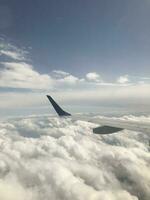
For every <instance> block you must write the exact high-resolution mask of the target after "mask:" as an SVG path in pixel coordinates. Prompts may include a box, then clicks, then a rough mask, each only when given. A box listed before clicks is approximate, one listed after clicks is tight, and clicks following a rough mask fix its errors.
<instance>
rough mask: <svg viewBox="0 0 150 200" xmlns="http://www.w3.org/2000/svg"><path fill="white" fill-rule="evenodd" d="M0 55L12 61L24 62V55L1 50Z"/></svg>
mask: <svg viewBox="0 0 150 200" xmlns="http://www.w3.org/2000/svg"><path fill="white" fill-rule="evenodd" d="M0 53H1V55H5V56H8V57H10V58H12V59H14V60H21V61H22V60H25V58H24V55H23V54H22V53H19V52H15V51H9V50H1V51H0Z"/></svg>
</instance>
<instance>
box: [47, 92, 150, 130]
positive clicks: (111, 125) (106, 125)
mask: <svg viewBox="0 0 150 200" xmlns="http://www.w3.org/2000/svg"><path fill="white" fill-rule="evenodd" d="M47 98H48V99H49V101H50V102H51V104H52V106H53V108H54V109H55V111H56V112H57V114H58V115H59V116H60V117H70V118H72V119H73V120H82V121H87V122H92V123H96V124H99V126H98V127H96V128H94V129H93V133H95V134H112V133H116V132H119V131H121V130H123V129H128V130H132V131H139V132H144V133H148V134H150V123H149V122H139V121H130V120H125V119H118V118H109V117H100V116H94V117H92V116H88V115H71V114H70V113H68V112H66V111H64V110H63V109H62V108H61V107H60V106H59V105H58V104H57V103H56V102H55V101H54V99H53V98H52V97H51V96H49V95H47Z"/></svg>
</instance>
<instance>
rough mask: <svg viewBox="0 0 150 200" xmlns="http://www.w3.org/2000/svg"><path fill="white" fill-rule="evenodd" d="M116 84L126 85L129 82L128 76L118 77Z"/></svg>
mask: <svg viewBox="0 0 150 200" xmlns="http://www.w3.org/2000/svg"><path fill="white" fill-rule="evenodd" d="M117 82H118V83H121V84H124V83H128V82H129V76H128V75H124V76H120V77H119V78H118V79H117Z"/></svg>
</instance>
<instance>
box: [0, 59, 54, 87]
mask: <svg viewBox="0 0 150 200" xmlns="http://www.w3.org/2000/svg"><path fill="white" fill-rule="evenodd" d="M1 65H2V66H4V68H2V69H1V71H0V86H1V87H11V88H30V89H45V88H48V87H49V88H51V87H52V81H51V78H50V76H49V75H47V74H40V73H38V72H37V71H35V70H34V69H33V67H32V66H31V65H29V64H27V63H24V62H20V63H16V62H3V63H1Z"/></svg>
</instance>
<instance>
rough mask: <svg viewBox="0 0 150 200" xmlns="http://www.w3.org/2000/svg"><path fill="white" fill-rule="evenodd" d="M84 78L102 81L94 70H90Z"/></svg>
mask: <svg viewBox="0 0 150 200" xmlns="http://www.w3.org/2000/svg"><path fill="white" fill-rule="evenodd" d="M86 78H87V80H88V81H93V82H101V81H102V79H101V77H100V75H99V74H98V73H96V72H90V73H88V74H86Z"/></svg>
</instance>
